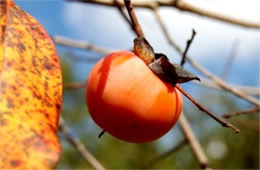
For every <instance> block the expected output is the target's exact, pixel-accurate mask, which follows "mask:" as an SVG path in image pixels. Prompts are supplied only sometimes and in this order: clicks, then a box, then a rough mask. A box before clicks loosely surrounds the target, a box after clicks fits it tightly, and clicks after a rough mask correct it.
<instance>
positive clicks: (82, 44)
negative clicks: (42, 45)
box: [52, 35, 116, 55]
mask: <svg viewBox="0 0 260 170" xmlns="http://www.w3.org/2000/svg"><path fill="white" fill-rule="evenodd" d="M52 39H53V41H54V43H56V44H59V45H63V46H69V47H75V48H81V49H85V50H91V51H93V52H96V53H100V54H103V55H106V54H109V53H111V52H113V51H116V50H114V49H109V48H104V47H99V46H96V45H93V44H91V43H88V42H86V41H79V40H73V39H70V38H66V37H62V36H58V35H55V36H52Z"/></svg>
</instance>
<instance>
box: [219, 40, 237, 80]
mask: <svg viewBox="0 0 260 170" xmlns="http://www.w3.org/2000/svg"><path fill="white" fill-rule="evenodd" d="M238 45H239V41H238V40H237V39H236V40H234V42H233V44H232V47H231V51H230V54H229V56H228V58H227V62H226V64H225V65H224V68H223V71H222V73H221V74H220V75H221V76H220V77H221V78H222V79H223V80H227V77H228V73H229V72H230V70H231V67H232V64H233V63H234V59H235V57H236V53H237V49H238Z"/></svg>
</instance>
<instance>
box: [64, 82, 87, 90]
mask: <svg viewBox="0 0 260 170" xmlns="http://www.w3.org/2000/svg"><path fill="white" fill-rule="evenodd" d="M84 87H85V82H76V83H64V84H63V89H80V88H84Z"/></svg>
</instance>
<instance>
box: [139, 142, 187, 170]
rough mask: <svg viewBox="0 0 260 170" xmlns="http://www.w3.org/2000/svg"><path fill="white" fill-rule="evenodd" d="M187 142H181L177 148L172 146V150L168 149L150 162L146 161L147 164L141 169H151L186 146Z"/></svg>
mask: <svg viewBox="0 0 260 170" xmlns="http://www.w3.org/2000/svg"><path fill="white" fill-rule="evenodd" d="M187 142H188V141H187V140H183V141H181V142H180V143H179V144H178V145H177V146H174V147H172V148H170V149H169V150H167V151H166V152H164V153H162V154H160V155H158V156H157V157H155V158H153V159H151V160H150V161H148V162H147V163H145V165H144V166H143V168H145V169H147V168H149V167H152V166H153V165H154V164H156V163H157V162H159V161H161V160H163V159H165V158H167V157H168V156H170V155H171V154H173V153H176V152H177V151H179V150H180V149H181V148H182V147H183V146H184V145H186V144H187Z"/></svg>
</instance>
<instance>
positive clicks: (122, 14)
mask: <svg viewBox="0 0 260 170" xmlns="http://www.w3.org/2000/svg"><path fill="white" fill-rule="evenodd" d="M114 3H115V5H116V7H117V9H118V11H119V12H120V14H121V16H123V17H124V19H125V21H126V22H127V23H128V24H129V25H132V23H131V21H130V20H129V19H128V17H127V15H126V14H125V13H124V10H123V5H122V4H121V3H120V2H119V1H118V0H114ZM131 28H132V30H133V31H134V30H135V29H134V27H133V26H132V27H131Z"/></svg>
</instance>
